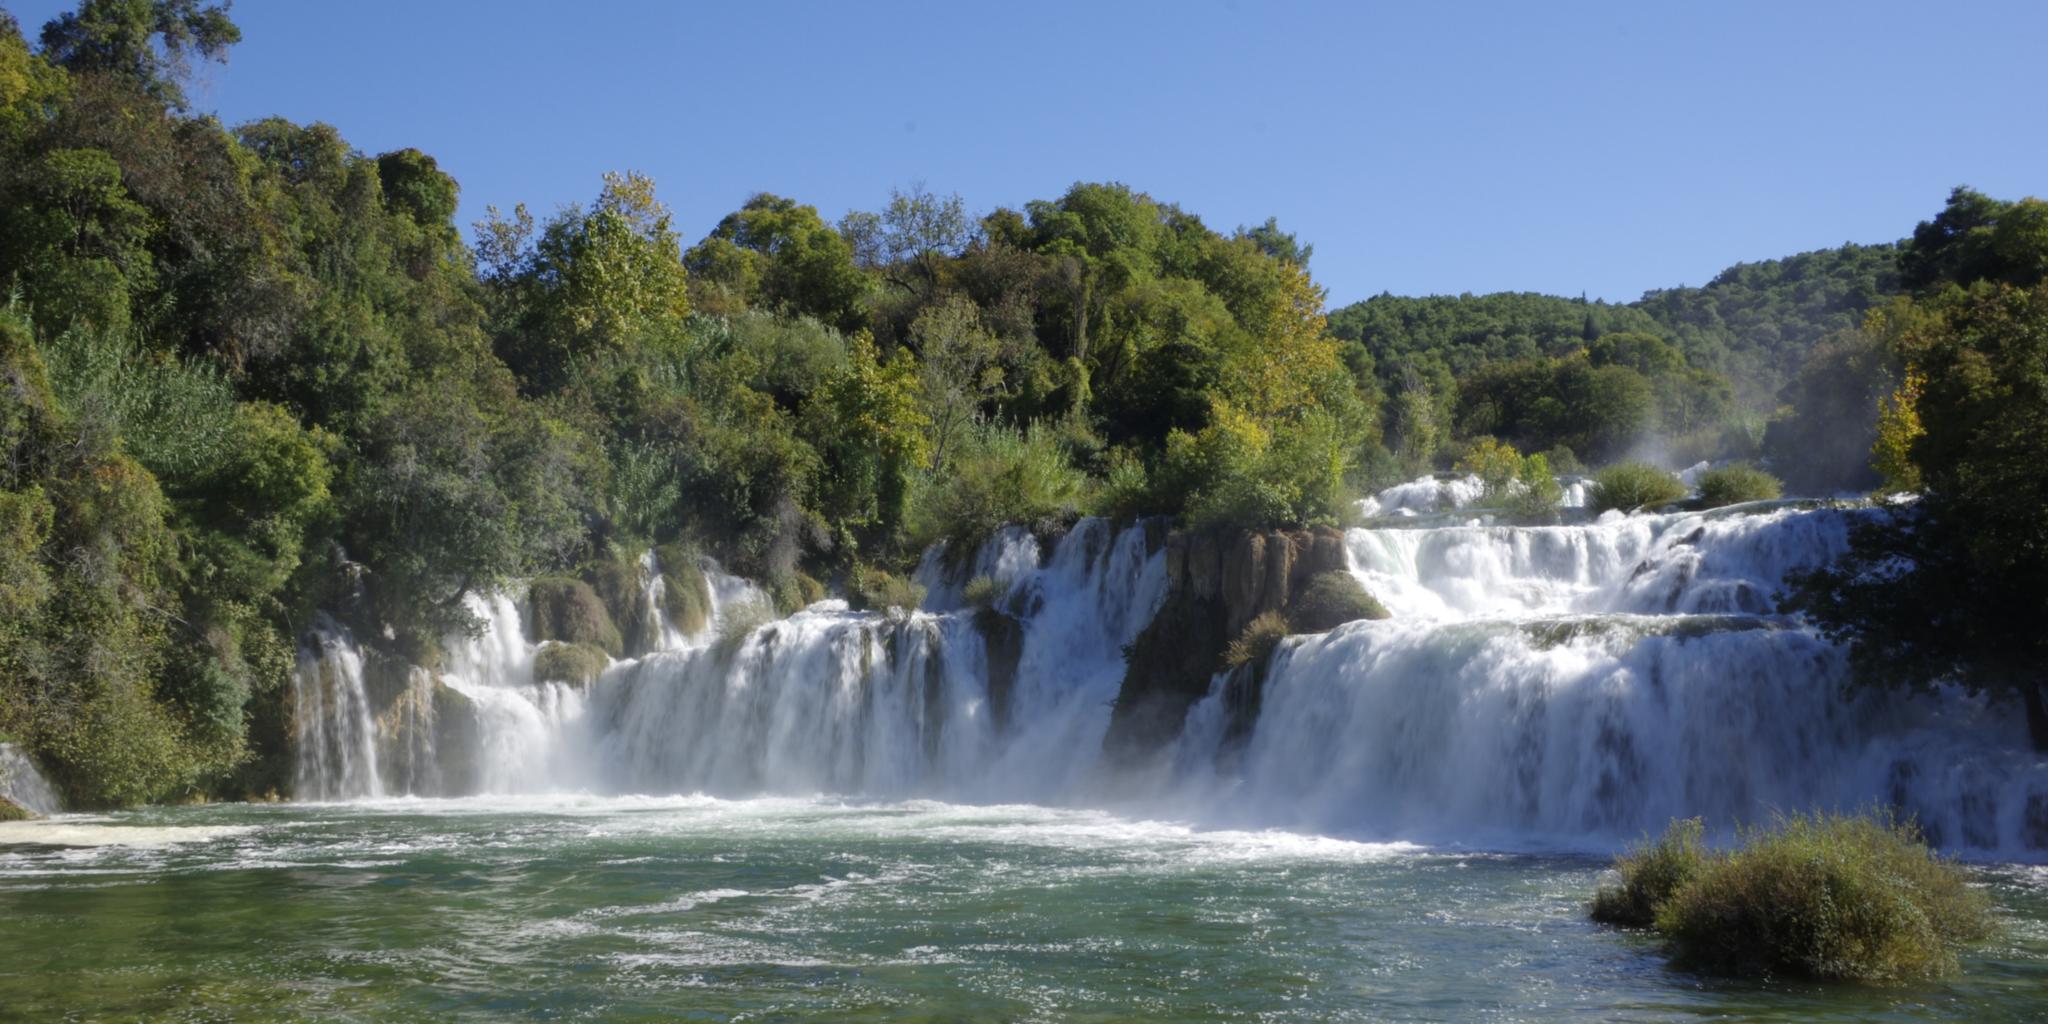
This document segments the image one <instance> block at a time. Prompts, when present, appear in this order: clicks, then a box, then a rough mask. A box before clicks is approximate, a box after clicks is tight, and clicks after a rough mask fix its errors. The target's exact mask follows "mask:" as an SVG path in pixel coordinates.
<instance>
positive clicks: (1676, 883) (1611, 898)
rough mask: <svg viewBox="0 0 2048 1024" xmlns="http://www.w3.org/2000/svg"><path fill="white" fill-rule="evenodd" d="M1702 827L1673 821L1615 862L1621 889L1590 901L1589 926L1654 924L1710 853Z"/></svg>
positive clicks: (1603, 891) (1697, 821)
mask: <svg viewBox="0 0 2048 1024" xmlns="http://www.w3.org/2000/svg"><path fill="white" fill-rule="evenodd" d="M1705 833H1706V824H1705V823H1704V822H1702V821H1701V820H1700V819H1698V818H1687V819H1685V820H1683V821H1673V822H1672V823H1671V826H1670V827H1669V828H1667V829H1665V830H1664V836H1663V838H1661V839H1658V840H1657V841H1656V842H1654V843H1653V842H1649V841H1648V840H1647V838H1646V839H1645V841H1644V842H1642V843H1640V844H1637V845H1636V846H1633V847H1630V848H1629V851H1628V852H1627V853H1624V854H1622V855H1621V856H1619V857H1616V858H1615V859H1614V870H1615V871H1617V872H1620V874H1621V884H1619V885H1613V886H1601V887H1600V891H1599V892H1597V893H1594V895H1593V907H1592V912H1593V920H1595V921H1599V922H1602V923H1604V924H1613V925H1621V926H1623V927H1628V928H1648V927H1650V926H1651V925H1654V924H1656V923H1657V908H1658V907H1661V906H1663V905H1664V903H1665V901H1667V900H1669V899H1670V898H1671V894H1672V893H1673V892H1676V891H1677V890H1678V888H1679V887H1680V886H1682V885H1684V884H1685V883H1687V882H1690V881H1692V879H1693V878H1694V877H1695V876H1697V875H1698V874H1699V873H1700V869H1701V868H1703V867H1705V866H1706V863H1707V858H1708V856H1709V851H1708V850H1707V847H1706V844H1705V842H1704V841H1703V840H1702V836H1703V835H1704V834H1705Z"/></svg>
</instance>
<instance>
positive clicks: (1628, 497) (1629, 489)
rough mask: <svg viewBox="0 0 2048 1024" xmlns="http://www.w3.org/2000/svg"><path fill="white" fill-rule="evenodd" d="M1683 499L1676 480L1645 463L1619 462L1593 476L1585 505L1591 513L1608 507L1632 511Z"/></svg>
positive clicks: (1681, 487)
mask: <svg viewBox="0 0 2048 1024" xmlns="http://www.w3.org/2000/svg"><path fill="white" fill-rule="evenodd" d="M1683 497H1685V485H1684V484H1683V483H1680V482H1679V480H1678V478H1677V477H1675V476H1673V475H1671V474H1670V473H1667V472H1665V471H1663V470H1661V469H1658V468H1657V467H1655V466H1652V465H1650V464H1649V463H1647V462H1622V463H1616V464H1615V465H1612V466H1609V467H1607V468H1606V469H1603V470H1601V471H1600V472H1598V473H1595V474H1593V488H1592V491H1591V492H1590V493H1589V494H1587V496H1586V506H1587V508H1588V509H1589V510H1590V511H1592V512H1594V513H1595V514H1597V513H1600V512H1605V511H1607V510H1608V509H1611V508H1612V509H1620V510H1621V511H1623V512H1634V511H1636V510H1637V509H1647V508H1655V507H1657V506H1659V505H1668V504H1670V503H1671V502H1674V501H1677V500H1678V499H1680V498H1683Z"/></svg>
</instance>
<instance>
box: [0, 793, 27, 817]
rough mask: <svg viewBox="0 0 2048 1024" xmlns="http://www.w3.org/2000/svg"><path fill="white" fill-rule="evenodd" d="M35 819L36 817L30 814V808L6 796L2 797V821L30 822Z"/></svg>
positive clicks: (0, 806)
mask: <svg viewBox="0 0 2048 1024" xmlns="http://www.w3.org/2000/svg"><path fill="white" fill-rule="evenodd" d="M34 817H35V815H33V814H30V813H29V811H28V808H26V807H23V806H21V805H20V804H18V803H15V802H14V801H12V800H9V799H7V798H6V797H4V796H0V821H28V820H29V819H31V818H34Z"/></svg>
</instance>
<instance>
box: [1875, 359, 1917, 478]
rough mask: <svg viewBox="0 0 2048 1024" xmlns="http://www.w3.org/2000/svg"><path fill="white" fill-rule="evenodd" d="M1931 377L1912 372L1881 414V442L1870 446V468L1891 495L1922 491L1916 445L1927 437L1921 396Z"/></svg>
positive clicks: (1900, 383)
mask: <svg viewBox="0 0 2048 1024" xmlns="http://www.w3.org/2000/svg"><path fill="white" fill-rule="evenodd" d="M1926 388H1927V377H1926V375H1925V374H1923V373H1921V372H1920V371H1919V370H1918V369H1908V370H1907V371H1906V379H1905V380H1902V381H1900V382H1899V386H1898V389H1897V390H1895V391H1893V392H1892V394H1891V397H1890V398H1887V399H1885V400H1884V401H1883V402H1882V403H1881V404H1880V405H1879V406H1878V412H1877V440H1876V441H1874V442H1872V443H1871V446H1870V465H1871V468H1873V469H1875V470H1877V472H1878V475H1879V476H1882V477H1884V486H1885V489H1886V490H1888V491H1893V492H1897V491H1917V490H1919V489H1920V486H1921V480H1920V467H1919V466H1918V465H1917V464H1915V463H1914V461H1913V442H1914V441H1917V440H1919V439H1920V437H1921V436H1922V435H1924V434H1926V433H1927V428H1926V427H1925V426H1923V425H1922V424H1921V422H1920V393H1921V392H1922V391H1924V390H1926Z"/></svg>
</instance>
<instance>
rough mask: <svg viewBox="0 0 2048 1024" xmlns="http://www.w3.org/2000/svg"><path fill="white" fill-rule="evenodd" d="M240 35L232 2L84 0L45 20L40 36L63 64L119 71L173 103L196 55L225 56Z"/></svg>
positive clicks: (180, 99) (178, 104) (77, 69)
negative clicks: (232, 18)
mask: <svg viewBox="0 0 2048 1024" xmlns="http://www.w3.org/2000/svg"><path fill="white" fill-rule="evenodd" d="M241 41H242V30H241V29H239V28H236V27H235V23H234V22H233V21H230V20H229V19H228V4H226V3H220V4H202V3H201V2H200V0H85V2H83V3H81V4H79V7H78V10H76V11H72V12H66V13H64V14H60V15H58V16H57V17H56V18H55V19H54V20H52V21H51V22H50V23H49V24H47V25H44V26H43V39H42V42H43V53H44V55H45V56H47V57H49V59H50V60H51V61H52V62H54V63H56V64H58V65H60V66H62V67H63V68H65V69H66V70H69V71H71V72H73V73H75V74H90V73H100V74H107V75H114V76H118V77H120V78H123V79H126V80H128V81H130V82H132V83H133V84H134V85H135V86H136V87H138V88H140V89H142V90H143V91H145V92H147V93H148V94H149V95H151V96H153V97H155V98H156V99H158V100H161V101H162V102H164V103H165V104H167V105H169V106H171V107H173V108H176V109H183V107H184V106H185V93H184V88H183V83H184V80H185V79H186V78H187V77H188V76H189V75H190V74H191V67H192V59H193V58H194V57H200V58H204V59H206V60H211V61H218V62H221V63H226V62H227V59H228V48H229V47H231V46H233V45H235V44H236V43H239V42H241Z"/></svg>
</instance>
